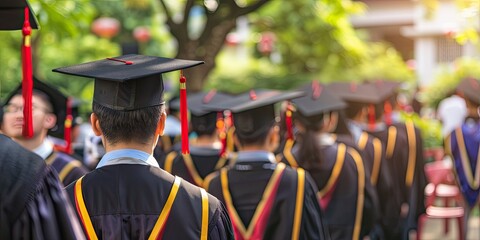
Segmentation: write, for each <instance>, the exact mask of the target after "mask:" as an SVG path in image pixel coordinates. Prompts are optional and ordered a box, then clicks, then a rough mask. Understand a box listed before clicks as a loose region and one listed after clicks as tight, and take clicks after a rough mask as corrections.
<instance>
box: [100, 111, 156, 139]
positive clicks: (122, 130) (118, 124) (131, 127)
mask: <svg viewBox="0 0 480 240" xmlns="http://www.w3.org/2000/svg"><path fill="white" fill-rule="evenodd" d="M92 110H93V113H95V115H97V118H98V121H99V123H100V128H101V129H102V132H103V135H104V137H105V139H106V140H107V141H109V142H110V143H111V144H116V143H119V142H137V143H142V144H146V143H148V141H149V140H151V139H152V138H153V136H154V134H155V131H156V129H157V126H158V121H159V120H160V114H161V112H163V111H165V106H164V105H160V106H153V107H146V108H142V109H137V110H132V111H118V110H113V109H110V108H107V107H104V106H102V105H100V104H98V103H95V102H93V105H92Z"/></svg>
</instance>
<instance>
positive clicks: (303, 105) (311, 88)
mask: <svg viewBox="0 0 480 240" xmlns="http://www.w3.org/2000/svg"><path fill="white" fill-rule="evenodd" d="M299 90H301V91H303V92H304V93H305V96H303V97H300V98H296V99H293V100H292V103H294V104H295V106H296V108H297V111H299V112H300V113H301V114H302V115H304V116H306V117H309V116H314V115H319V114H322V113H328V112H331V111H335V110H341V109H344V108H346V107H347V104H346V103H345V102H344V101H342V100H341V99H340V98H339V97H337V96H335V95H333V94H331V93H330V92H329V90H328V89H326V88H325V87H324V86H322V85H320V83H318V82H312V83H311V84H308V85H305V86H303V87H301V88H300V89H299Z"/></svg>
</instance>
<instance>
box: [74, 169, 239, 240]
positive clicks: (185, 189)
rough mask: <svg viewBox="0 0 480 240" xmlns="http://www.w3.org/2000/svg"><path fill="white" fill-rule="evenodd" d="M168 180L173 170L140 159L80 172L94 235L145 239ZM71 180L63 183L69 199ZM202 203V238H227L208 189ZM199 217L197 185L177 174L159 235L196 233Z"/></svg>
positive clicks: (220, 209) (220, 210)
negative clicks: (205, 221)
mask: <svg viewBox="0 0 480 240" xmlns="http://www.w3.org/2000/svg"><path fill="white" fill-rule="evenodd" d="M173 182H174V176H172V175H171V174H169V173H167V172H165V171H164V170H163V169H160V168H158V167H154V166H149V165H141V164H117V165H108V166H104V167H101V168H98V169H95V170H94V171H92V172H90V173H88V174H86V175H85V177H84V178H83V179H82V193H83V198H84V199H85V205H86V209H87V210H88V213H89V215H90V219H91V221H92V224H93V228H94V230H95V233H96V235H97V236H98V238H99V239H146V238H147V237H148V236H149V235H150V233H151V232H152V229H153V227H154V225H155V223H156V221H157V219H158V218H159V215H160V213H161V212H162V209H163V208H164V206H165V203H166V202H167V197H168V196H169V194H170V191H171V189H172V185H173ZM75 183H76V182H74V183H72V184H70V185H69V186H68V187H67V192H68V195H69V197H70V201H71V202H72V203H73V204H75V197H74V187H75ZM208 207H209V208H208V209H209V211H208V239H233V232H232V229H231V224H230V219H229V217H228V214H227V212H226V210H225V208H224V206H223V205H222V204H221V203H220V202H219V201H218V200H217V199H216V198H214V197H213V196H211V195H208ZM77 215H78V212H77ZM201 217H202V198H201V192H200V188H198V187H196V186H194V185H192V184H190V183H188V182H187V181H183V180H182V181H181V185H180V188H179V190H178V194H177V196H176V198H175V200H174V202H173V205H172V208H171V212H170V214H169V215H168V218H167V221H166V225H165V229H164V231H163V239H200V232H201V227H202V224H201V219H202V218H201ZM84 231H85V229H84Z"/></svg>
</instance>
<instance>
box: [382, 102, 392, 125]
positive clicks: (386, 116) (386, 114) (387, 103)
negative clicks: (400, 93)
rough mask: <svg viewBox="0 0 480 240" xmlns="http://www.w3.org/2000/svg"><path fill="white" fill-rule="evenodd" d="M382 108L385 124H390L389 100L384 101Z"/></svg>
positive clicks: (390, 110) (390, 108) (390, 109)
mask: <svg viewBox="0 0 480 240" xmlns="http://www.w3.org/2000/svg"><path fill="white" fill-rule="evenodd" d="M383 109H384V111H385V123H386V124H387V125H391V124H392V104H390V102H389V101H385V104H384V105H383Z"/></svg>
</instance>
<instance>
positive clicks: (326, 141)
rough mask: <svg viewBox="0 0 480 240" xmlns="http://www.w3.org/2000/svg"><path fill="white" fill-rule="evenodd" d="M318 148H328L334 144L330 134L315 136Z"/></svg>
mask: <svg viewBox="0 0 480 240" xmlns="http://www.w3.org/2000/svg"><path fill="white" fill-rule="evenodd" d="M317 139H318V142H319V144H320V146H330V145H333V144H335V139H334V138H333V137H332V135H331V134H330V133H320V134H318V135H317Z"/></svg>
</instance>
